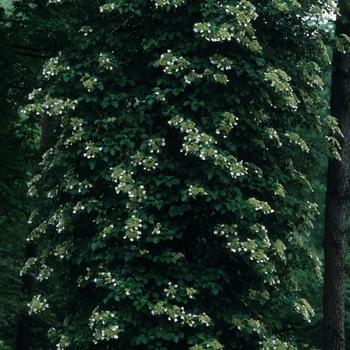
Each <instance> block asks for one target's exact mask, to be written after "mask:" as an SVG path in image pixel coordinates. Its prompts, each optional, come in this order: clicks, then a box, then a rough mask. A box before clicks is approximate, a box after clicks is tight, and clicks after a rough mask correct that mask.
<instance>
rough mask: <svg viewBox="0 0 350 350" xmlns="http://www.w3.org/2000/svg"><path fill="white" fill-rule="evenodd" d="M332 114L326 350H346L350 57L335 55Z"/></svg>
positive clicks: (341, 27)
mask: <svg viewBox="0 0 350 350" xmlns="http://www.w3.org/2000/svg"><path fill="white" fill-rule="evenodd" d="M346 2H347V0H340V1H339V8H340V11H341V12H340V13H341V15H340V16H338V18H337V20H336V36H339V35H340V34H342V33H345V34H349V24H348V23H345V20H344V19H345V18H346V19H349V14H350V13H349V9H347V8H346V6H347V4H346ZM333 68H334V71H333V75H332V93H331V114H332V115H333V116H334V117H335V118H336V119H337V121H338V124H339V127H340V129H341V131H342V133H343V135H344V137H343V138H339V143H340V145H341V150H340V152H339V153H340V156H341V158H342V161H337V160H335V159H331V160H329V163H328V175H327V194H326V216H325V221H326V222H325V236H324V240H323V248H324V293H323V314H324V318H323V346H322V349H323V350H345V329H344V320H345V287H346V281H345V267H346V265H345V257H346V245H347V244H346V243H347V232H348V229H347V207H348V195H349V163H350V57H349V56H348V55H346V54H343V53H340V52H339V51H336V52H334V56H333Z"/></svg>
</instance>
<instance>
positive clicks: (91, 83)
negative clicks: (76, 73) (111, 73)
mask: <svg viewBox="0 0 350 350" xmlns="http://www.w3.org/2000/svg"><path fill="white" fill-rule="evenodd" d="M80 81H81V82H82V83H83V86H84V88H85V89H86V90H87V91H89V92H91V91H92V90H93V89H94V88H95V86H96V84H97V78H93V77H91V76H90V74H88V73H85V75H84V76H83V77H82V78H81V79H80Z"/></svg>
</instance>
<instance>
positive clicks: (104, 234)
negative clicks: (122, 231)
mask: <svg viewBox="0 0 350 350" xmlns="http://www.w3.org/2000/svg"><path fill="white" fill-rule="evenodd" d="M113 228H114V225H112V224H111V225H108V226H107V227H105V228H104V229H103V230H102V232H100V236H101V237H102V238H106V237H107V236H109V235H110V234H111V233H112V232H113Z"/></svg>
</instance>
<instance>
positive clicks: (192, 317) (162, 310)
mask: <svg viewBox="0 0 350 350" xmlns="http://www.w3.org/2000/svg"><path fill="white" fill-rule="evenodd" d="M151 314H152V315H155V316H156V315H162V314H166V315H167V316H168V321H174V322H180V323H181V324H183V325H185V324H187V325H188V326H190V327H193V326H195V325H198V324H201V325H205V326H207V327H209V325H210V321H211V319H210V317H209V316H208V315H206V314H205V313H204V312H203V313H202V314H201V315H196V314H192V313H186V311H185V308H184V307H183V306H181V307H179V306H177V305H173V306H172V307H169V308H168V307H165V306H164V303H162V302H159V303H157V304H156V305H154V307H153V309H152V310H151Z"/></svg>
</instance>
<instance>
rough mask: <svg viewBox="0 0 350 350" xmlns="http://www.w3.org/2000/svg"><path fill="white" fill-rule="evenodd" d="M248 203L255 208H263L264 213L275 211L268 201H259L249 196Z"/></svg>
mask: <svg viewBox="0 0 350 350" xmlns="http://www.w3.org/2000/svg"><path fill="white" fill-rule="evenodd" d="M248 203H249V205H250V206H251V207H252V208H254V210H256V211H258V210H261V211H262V212H263V213H264V214H270V213H273V212H274V210H273V209H271V207H270V206H269V205H268V203H267V202H263V201H259V200H258V199H256V198H254V197H252V198H249V199H248Z"/></svg>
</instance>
